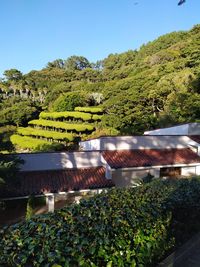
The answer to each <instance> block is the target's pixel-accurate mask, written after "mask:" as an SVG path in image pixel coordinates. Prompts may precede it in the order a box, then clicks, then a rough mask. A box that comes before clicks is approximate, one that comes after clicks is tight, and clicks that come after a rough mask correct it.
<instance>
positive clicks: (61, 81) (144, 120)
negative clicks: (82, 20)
mask: <svg viewBox="0 0 200 267" xmlns="http://www.w3.org/2000/svg"><path fill="white" fill-rule="evenodd" d="M130 46H131V44H130ZM76 106H100V107H102V108H103V109H104V111H105V114H104V115H103V117H102V121H101V123H100V124H99V133H103V134H104V133H107V132H109V133H111V134H112V133H114V134H116V133H119V134H140V133H143V131H144V130H148V129H152V128H155V127H160V126H168V125H172V124H176V123H182V122H189V121H198V120H199V119H200V25H196V26H194V27H193V29H191V30H190V31H188V32H183V31H180V32H172V33H169V34H166V35H164V36H161V37H159V38H158V39H157V40H155V41H153V42H149V43H147V44H145V45H143V46H142V47H141V48H140V49H139V50H138V51H132V50H130V51H127V52H124V53H121V54H111V55H109V56H108V57H107V58H105V59H103V60H102V61H98V62H96V63H91V62H89V61H88V60H87V59H86V58H85V57H82V56H71V57H69V58H68V59H66V60H63V59H56V60H55V61H53V62H49V63H48V64H47V65H46V67H45V68H44V69H42V70H40V71H35V70H33V71H31V72H29V73H28V74H24V75H23V74H22V73H21V72H20V71H19V70H16V69H10V70H6V71H5V72H4V77H3V78H2V79H1V82H0V118H1V120H0V124H1V126H4V125H17V126H27V123H28V121H29V120H32V119H38V115H39V113H40V112H41V111H42V110H43V111H51V112H53V111H54V112H55V111H56V112H58V111H72V110H74V108H75V107H76ZM107 129H109V131H107Z"/></svg>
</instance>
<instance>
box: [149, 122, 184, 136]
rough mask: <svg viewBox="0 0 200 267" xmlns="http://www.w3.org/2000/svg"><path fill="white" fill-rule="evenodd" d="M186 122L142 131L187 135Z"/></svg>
mask: <svg viewBox="0 0 200 267" xmlns="http://www.w3.org/2000/svg"><path fill="white" fill-rule="evenodd" d="M188 133H189V126H188V124H184V125H179V126H173V127H169V128H163V129H156V130H153V131H146V132H144V134H145V135H188Z"/></svg>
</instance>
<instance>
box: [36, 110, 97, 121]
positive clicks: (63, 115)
mask: <svg viewBox="0 0 200 267" xmlns="http://www.w3.org/2000/svg"><path fill="white" fill-rule="evenodd" d="M40 119H81V120H83V121H89V120H91V119H92V115H91V114H90V113H84V112H78V111H66V112H41V113H40Z"/></svg>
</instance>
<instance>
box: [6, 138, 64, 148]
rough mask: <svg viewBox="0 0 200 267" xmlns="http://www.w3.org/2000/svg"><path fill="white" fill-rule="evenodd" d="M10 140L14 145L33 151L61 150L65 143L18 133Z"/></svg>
mask: <svg viewBox="0 0 200 267" xmlns="http://www.w3.org/2000/svg"><path fill="white" fill-rule="evenodd" d="M10 140H11V142H12V144H13V145H15V146H17V147H20V148H22V149H30V150H32V151H54V150H60V149H61V148H62V147H63V145H62V144H59V143H52V142H48V141H45V140H41V139H36V138H32V137H29V136H20V135H17V134H13V135H12V136H11V137H10Z"/></svg>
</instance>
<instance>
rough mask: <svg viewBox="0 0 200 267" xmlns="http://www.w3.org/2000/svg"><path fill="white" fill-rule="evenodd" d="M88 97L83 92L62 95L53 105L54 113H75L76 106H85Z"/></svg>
mask: <svg viewBox="0 0 200 267" xmlns="http://www.w3.org/2000/svg"><path fill="white" fill-rule="evenodd" d="M86 103H87V97H86V95H85V94H83V93H81V92H68V93H66V94H64V95H63V94H61V95H60V96H59V97H58V98H57V99H56V100H55V102H54V103H53V111H67V110H68V111H73V110H74V108H75V107H76V106H84V105H85V104H86Z"/></svg>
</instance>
